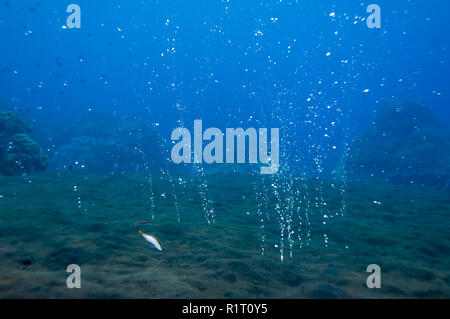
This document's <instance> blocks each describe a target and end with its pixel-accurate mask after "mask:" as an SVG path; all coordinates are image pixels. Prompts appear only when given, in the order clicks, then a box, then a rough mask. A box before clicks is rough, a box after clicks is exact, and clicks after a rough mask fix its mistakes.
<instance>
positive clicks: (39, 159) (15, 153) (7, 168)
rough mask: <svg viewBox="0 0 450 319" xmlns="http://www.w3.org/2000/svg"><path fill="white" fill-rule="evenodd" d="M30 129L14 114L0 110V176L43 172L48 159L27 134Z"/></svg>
mask: <svg viewBox="0 0 450 319" xmlns="http://www.w3.org/2000/svg"><path fill="white" fill-rule="evenodd" d="M30 131H31V130H30V127H29V125H28V124H27V123H25V122H24V121H23V120H22V119H20V118H19V117H17V116H16V115H15V114H14V113H13V112H10V111H3V110H0V175H21V174H23V173H30V172H34V171H43V170H45V169H46V167H47V164H48V158H47V156H46V155H45V154H44V152H43V150H42V148H41V147H40V146H39V145H38V144H37V143H36V142H35V141H33V140H32V139H31V138H30V137H29V136H28V135H27V134H26V133H29V132H30Z"/></svg>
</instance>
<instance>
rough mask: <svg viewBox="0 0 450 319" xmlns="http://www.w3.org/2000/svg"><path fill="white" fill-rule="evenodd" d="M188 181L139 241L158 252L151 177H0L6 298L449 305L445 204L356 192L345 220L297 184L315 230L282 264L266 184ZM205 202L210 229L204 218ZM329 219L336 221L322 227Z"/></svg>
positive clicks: (372, 186) (158, 204)
mask: <svg viewBox="0 0 450 319" xmlns="http://www.w3.org/2000/svg"><path fill="white" fill-rule="evenodd" d="M181 178H182V180H183V181H182V182H179V181H178V177H177V178H175V177H173V178H172V180H177V183H171V182H170V180H169V179H168V178H164V177H160V176H153V182H152V189H153V192H154V196H153V200H154V206H155V208H154V216H155V219H154V220H153V224H152V225H141V226H140V228H139V229H142V230H143V231H144V232H148V233H151V234H155V235H156V236H157V237H158V238H159V239H160V241H161V243H162V245H163V247H164V250H163V252H158V251H156V250H155V249H153V248H152V247H151V245H150V244H149V243H147V242H146V241H145V240H143V238H142V237H140V236H139V234H138V228H135V227H134V225H133V224H134V222H135V221H137V220H151V219H152V217H151V216H152V210H151V198H150V197H151V196H150V194H151V190H150V184H149V182H148V180H147V179H146V178H145V177H144V176H121V175H120V176H99V175H77V174H73V175H72V174H63V175H49V174H39V175H33V176H26V177H0V237H1V238H0V242H1V244H0V297H2V298H7V297H8V298H26V297H32V298H83V297H86V298H110V297H112V298H119V297H125V298H130V297H138V298H309V297H313V298H360V297H362V298H374V297H376V298H388V297H420V298H435V297H437V298H444V297H446V298H448V297H450V275H449V272H448V270H449V269H450V236H449V231H448V230H449V226H450V216H449V212H450V196H449V192H448V191H443V190H433V189H430V188H426V187H419V186H413V185H412V186H392V185H389V184H384V183H375V182H374V183H349V184H348V186H347V187H346V200H345V205H346V206H345V211H344V216H340V211H339V210H340V209H341V208H342V203H341V192H340V191H339V189H338V187H336V186H334V185H332V184H331V183H328V182H317V181H314V182H313V181H308V182H306V183H305V184H304V185H303V184H302V183H300V182H296V183H294V184H293V185H292V189H291V190H292V191H291V192H289V194H293V196H294V197H295V198H296V200H297V201H301V200H300V199H301V198H306V197H305V196H303V195H302V192H303V191H305V190H309V194H308V197H307V198H309V199H310V200H309V202H308V203H302V204H301V205H303V204H305V206H301V205H299V207H300V209H299V212H298V213H296V214H299V215H302V216H303V217H304V214H305V212H304V210H306V209H307V208H306V204H308V205H309V208H308V209H309V215H308V216H309V224H306V219H304V218H303V219H302V218H298V219H297V217H296V216H294V217H293V218H292V221H291V222H290V225H292V228H293V230H294V235H295V236H296V240H295V241H293V246H292V254H293V255H292V258H291V257H290V250H291V249H290V247H289V246H288V241H287V240H285V241H284V246H283V249H284V261H281V259H280V245H281V243H280V219H279V218H280V215H279V214H277V213H276V206H275V205H276V204H281V205H282V204H283V203H279V201H280V200H281V201H284V200H285V198H278V199H277V198H275V197H274V196H272V195H271V194H270V192H269V194H268V197H267V201H268V202H270V204H269V205H267V206H263V210H266V211H265V212H263V215H264V218H263V219H264V222H263V223H261V216H260V215H258V214H257V212H256V211H257V207H258V201H261V200H262V197H260V198H258V197H257V196H255V191H254V190H255V185H256V184H255V183H262V182H261V180H259V179H258V178H252V177H243V176H241V177H239V176H231V175H230V176H221V177H215V176H211V177H208V186H207V187H206V188H203V191H204V190H206V192H207V194H203V195H202V193H201V192H202V188H201V187H199V182H200V181H199V180H197V179H195V178H193V177H181ZM318 183H320V187H317V186H318ZM305 185H306V186H307V187H305ZM266 186H267V187H268V188H267V189H270V183H269V184H268V185H266ZM318 189H319V190H320V194H318V193H315V192H317V190H318ZM199 190H200V192H199ZM174 192H175V193H176V194H177V196H176V204H177V205H175V198H174V196H173V194H174ZM205 196H206V198H207V199H208V200H210V201H211V202H210V203H209V204H210V205H211V207H213V208H214V215H215V218H214V221H215V222H214V224H208V223H207V222H206V219H205V216H204V209H205V203H204V201H205ZM319 197H320V198H321V199H322V198H323V201H322V200H320V201H319V202H320V203H321V204H320V207H318V206H317V199H318V198H319ZM305 201H306V200H305ZM324 202H325V203H326V205H323V203H324ZM282 206H283V205H282ZM324 206H326V207H324ZM177 207H178V213H177ZM324 210H325V211H326V212H327V214H329V215H330V216H331V215H335V216H336V217H335V218H329V219H327V220H326V224H323V221H324V219H323V211H324ZM335 212H339V214H338V215H339V216H338V215H336V214H334V213H335ZM321 214H322V215H321ZM177 215H179V217H180V221H181V222H180V223H179V222H178V221H177V219H178V216H177ZM288 215H289V214H288ZM300 222H302V223H303V224H302V225H300V224H299V223H300ZM262 225H263V226H264V227H261V226H262ZM296 232H298V233H296ZM308 233H309V234H310V235H311V237H310V238H311V240H310V241H308V240H307V238H306V235H307V234H308ZM324 234H326V237H327V241H328V243H327V246H326V245H325V242H324ZM262 235H265V238H266V239H265V242H264V245H263V247H265V254H264V255H263V256H262V255H261V236H262ZM283 236H285V237H286V233H285V234H284V235H283ZM299 237H300V238H299ZM300 246H302V247H300ZM69 264H78V265H80V267H81V272H82V273H81V278H82V287H81V289H68V288H66V277H67V274H66V267H67V265H69ZM369 264H379V265H380V267H381V271H382V277H381V278H382V286H381V289H368V288H367V286H366V278H367V275H368V274H367V273H366V267H367V265H369Z"/></svg>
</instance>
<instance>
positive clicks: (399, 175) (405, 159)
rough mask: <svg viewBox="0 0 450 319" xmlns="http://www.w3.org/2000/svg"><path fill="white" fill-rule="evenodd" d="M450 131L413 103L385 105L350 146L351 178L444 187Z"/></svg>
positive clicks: (449, 168) (448, 168)
mask: <svg viewBox="0 0 450 319" xmlns="http://www.w3.org/2000/svg"><path fill="white" fill-rule="evenodd" d="M449 136H450V128H449V126H448V124H446V123H443V122H441V121H440V120H439V119H438V118H436V116H435V115H434V114H433V112H432V111H431V109H430V108H428V107H427V106H425V105H424V104H422V103H419V102H415V101H404V102H397V103H390V104H386V105H385V106H384V107H383V108H382V109H380V110H379V111H378V113H377V115H376V116H375V118H374V120H373V122H372V125H371V126H370V127H369V128H368V129H367V131H366V132H365V133H364V134H362V135H361V136H360V137H358V138H357V139H356V140H355V141H354V142H353V143H352V145H351V147H350V152H349V156H348V158H347V168H348V171H349V173H350V175H351V176H353V177H358V178H370V177H375V178H380V179H384V180H387V181H391V182H396V183H411V182H412V183H418V184H425V185H430V186H445V185H446V184H447V183H448V180H449V178H450V139H449Z"/></svg>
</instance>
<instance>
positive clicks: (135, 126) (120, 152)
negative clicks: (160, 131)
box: [50, 111, 163, 173]
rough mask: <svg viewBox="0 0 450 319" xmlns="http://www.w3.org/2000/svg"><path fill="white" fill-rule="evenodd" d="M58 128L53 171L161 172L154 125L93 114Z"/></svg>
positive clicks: (54, 139)
mask: <svg viewBox="0 0 450 319" xmlns="http://www.w3.org/2000/svg"><path fill="white" fill-rule="evenodd" d="M62 124H63V125H61V126H60V127H59V128H57V129H55V132H54V137H52V141H53V143H54V144H55V145H57V148H56V150H55V152H54V154H53V155H52V157H51V161H50V169H55V170H67V169H74V170H76V171H83V172H90V173H125V172H127V173H136V172H143V171H146V170H148V169H151V170H157V171H159V170H160V167H161V165H162V159H163V157H162V155H161V141H160V140H159V139H158V137H157V134H156V133H155V131H154V129H153V127H152V126H151V123H149V122H147V121H145V120H143V119H141V118H134V117H132V118H128V117H119V116H116V115H113V114H111V113H105V112H98V111H92V112H89V113H88V114H85V115H83V116H81V117H80V118H78V119H75V120H73V121H70V122H69V121H68V122H65V123H62Z"/></svg>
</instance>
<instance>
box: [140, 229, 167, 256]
mask: <svg viewBox="0 0 450 319" xmlns="http://www.w3.org/2000/svg"><path fill="white" fill-rule="evenodd" d="M139 235H141V236H142V237H144V239H145V240H146V241H148V242H149V243H150V244H152V245H153V247H155V248H156V249H157V250H159V251H162V250H163V248H162V246H161V244H160V243H159V241H158V239H156V237H154V236H152V235H149V234H144V233H143V232H142V231H139Z"/></svg>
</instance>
